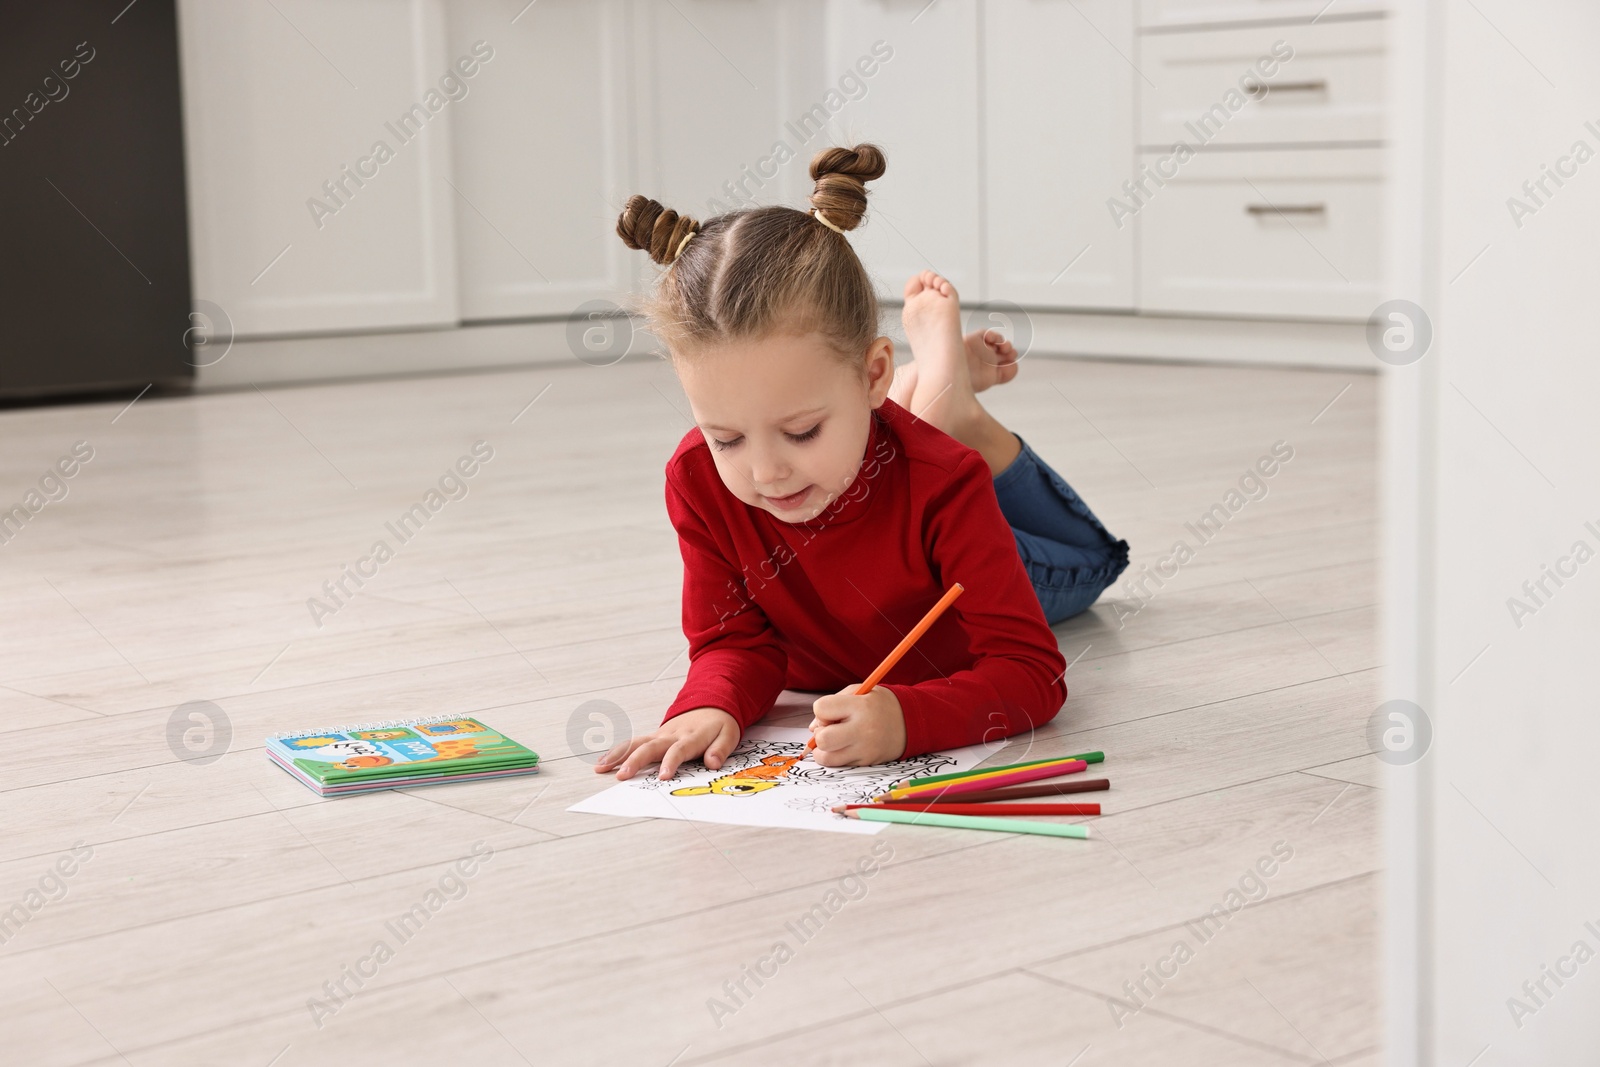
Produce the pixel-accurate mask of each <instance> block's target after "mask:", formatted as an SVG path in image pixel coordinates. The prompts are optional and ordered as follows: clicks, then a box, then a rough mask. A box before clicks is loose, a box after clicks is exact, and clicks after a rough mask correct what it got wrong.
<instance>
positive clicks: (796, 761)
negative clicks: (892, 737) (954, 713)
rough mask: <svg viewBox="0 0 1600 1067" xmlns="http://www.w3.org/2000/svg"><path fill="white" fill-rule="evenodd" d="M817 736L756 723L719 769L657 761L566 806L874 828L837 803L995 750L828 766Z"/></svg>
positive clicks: (958, 766) (962, 765) (969, 763)
mask: <svg viewBox="0 0 1600 1067" xmlns="http://www.w3.org/2000/svg"><path fill="white" fill-rule="evenodd" d="M810 736H811V734H810V731H808V730H797V729H789V728H784V727H777V726H757V727H753V728H751V729H750V730H747V731H745V735H744V737H743V738H742V739H741V740H740V741H739V745H738V747H737V748H735V749H734V750H733V754H732V755H730V756H729V757H728V759H727V762H726V763H725V764H724V765H723V766H722V767H721V768H719V769H718V770H715V771H713V770H710V769H709V768H707V767H706V766H705V765H704V764H702V763H701V762H700V761H699V760H693V761H691V762H689V763H685V764H684V765H683V766H682V767H681V768H679V770H678V774H677V776H676V777H674V778H673V779H672V781H670V782H663V781H660V780H659V779H658V778H657V777H656V774H655V769H654V768H652V769H651V770H650V771H648V772H646V773H644V774H641V775H639V776H638V777H637V778H632V779H629V780H628V781H626V782H618V783H617V784H615V785H613V786H611V788H609V789H606V790H605V791H603V792H601V793H597V794H596V795H594V796H592V797H590V798H589V799H587V800H584V801H580V802H579V803H577V804H574V805H573V806H572V807H570V808H568V809H567V810H568V811H581V812H589V813H591V814H596V815H623V816H631V817H641V816H649V817H654V818H660V819H692V820H695V821H698V822H720V823H732V824H735V825H739V826H787V827H793V828H795V829H804V830H834V831H838V832H842V833H858V834H873V833H878V832H879V831H881V830H882V829H883V828H884V824H883V823H867V822H859V821H857V820H855V819H846V818H845V817H844V816H842V815H835V814H834V813H833V811H832V809H833V807H834V806H835V805H838V804H861V803H865V802H866V801H868V800H870V799H871V798H873V797H874V796H877V795H878V794H879V793H882V792H885V791H886V790H888V789H891V788H893V787H894V786H896V785H899V784H900V783H902V782H904V781H906V780H907V779H909V778H920V777H922V776H924V775H930V774H948V773H950V772H952V771H964V770H967V769H968V768H971V767H974V766H976V765H977V763H978V761H979V760H981V759H983V758H984V757H985V756H988V755H989V754H990V753H991V751H992V749H990V748H989V747H987V746H984V745H973V746H971V747H969V748H961V749H955V750H953V751H950V752H929V753H927V754H926V755H922V756H914V757H912V758H911V759H906V760H896V761H895V762H893V763H885V764H879V765H877V766H872V767H823V766H820V765H818V764H817V763H814V762H813V761H812V760H810V759H809V758H808V757H807V756H806V751H805V744H806V739H807V738H808V737H810Z"/></svg>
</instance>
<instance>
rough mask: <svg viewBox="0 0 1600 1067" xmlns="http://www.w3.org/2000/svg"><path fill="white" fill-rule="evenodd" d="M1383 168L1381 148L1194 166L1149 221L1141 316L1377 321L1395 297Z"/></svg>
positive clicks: (1162, 197)
mask: <svg viewBox="0 0 1600 1067" xmlns="http://www.w3.org/2000/svg"><path fill="white" fill-rule="evenodd" d="M1147 158H1148V159H1154V158H1155V154H1154V153H1151V154H1149V155H1148V156H1147ZM1382 167H1383V153H1382V151H1380V150H1378V149H1351V148H1346V149H1329V150H1326V151H1295V152H1282V151H1278V152H1271V151H1269V152H1203V153H1201V154H1200V155H1198V156H1196V157H1194V158H1193V159H1191V160H1189V161H1188V162H1187V163H1185V164H1184V165H1183V166H1182V168H1181V169H1180V170H1179V171H1178V173H1177V176H1176V177H1174V178H1172V179H1170V180H1169V181H1167V182H1166V184H1165V185H1164V186H1163V187H1162V188H1160V189H1157V190H1155V192H1154V194H1153V195H1152V196H1151V197H1150V198H1149V200H1148V201H1147V202H1146V203H1145V205H1144V207H1143V209H1142V211H1141V213H1140V215H1139V219H1140V221H1141V222H1142V224H1143V228H1142V231H1141V233H1142V239H1143V255H1142V256H1141V270H1142V278H1141V286H1140V291H1141V309H1142V310H1145V311H1155V312H1167V313H1172V314H1192V315H1236V316H1253V317H1254V316H1258V317H1266V318H1287V319H1295V318H1302V319H1329V318H1334V319H1336V318H1356V319H1364V318H1366V317H1367V315H1368V314H1370V313H1371V311H1372V309H1373V308H1374V307H1376V306H1377V305H1378V304H1379V303H1381V302H1382V301H1383V299H1384V297H1383V296H1382V291H1383V288H1382V278H1381V275H1382V256H1381V232H1382V214H1383V169H1382Z"/></svg>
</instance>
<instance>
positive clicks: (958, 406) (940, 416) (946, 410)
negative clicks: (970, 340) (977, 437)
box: [900, 270, 981, 440]
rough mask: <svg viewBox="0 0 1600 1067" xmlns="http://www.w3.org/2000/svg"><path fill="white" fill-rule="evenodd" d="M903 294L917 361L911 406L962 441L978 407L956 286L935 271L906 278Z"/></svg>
mask: <svg viewBox="0 0 1600 1067" xmlns="http://www.w3.org/2000/svg"><path fill="white" fill-rule="evenodd" d="M905 296H906V305H905V310H904V311H902V312H901V314H900V320H901V322H903V323H904V324H905V328H906V340H907V341H908V342H909V343H910V345H911V354H912V356H914V357H915V358H916V363H917V381H916V388H915V389H914V390H913V391H912V394H911V403H910V404H909V405H908V406H909V408H910V410H911V413H912V414H913V415H916V416H917V417H918V418H922V419H926V420H927V421H929V422H931V423H933V424H934V425H935V426H937V427H938V428H939V429H941V430H943V431H944V432H945V433H947V434H949V435H950V436H951V437H954V438H956V439H957V440H960V439H961V436H960V434H959V433H958V432H957V431H958V430H959V429H960V428H961V427H962V426H963V425H964V424H966V423H968V422H970V421H971V420H972V418H973V409H974V408H976V407H977V406H978V401H977V397H976V396H975V395H974V390H973V388H972V370H971V367H970V365H969V363H970V358H969V356H968V354H967V346H966V343H965V342H964V341H963V340H962V339H961V303H960V299H959V298H958V297H957V295H956V289H955V286H953V285H951V284H950V283H949V281H947V280H946V279H944V278H942V277H940V276H939V275H937V274H935V273H934V272H933V271H931V270H925V271H923V272H922V273H921V274H918V275H915V276H914V277H912V279H911V280H910V281H908V282H906V294H905ZM980 362H981V361H980Z"/></svg>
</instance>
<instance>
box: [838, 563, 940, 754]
mask: <svg viewBox="0 0 1600 1067" xmlns="http://www.w3.org/2000/svg"><path fill="white" fill-rule="evenodd" d="M964 592H966V587H965V586H963V585H962V584H961V583H960V582H956V583H955V584H953V585H952V586H950V588H949V589H947V590H945V594H944V596H942V597H940V598H939V602H938V603H937V604H935V605H934V606H933V607H931V608H929V609H928V613H927V614H926V615H924V616H923V617H922V621H921V622H919V623H917V624H916V625H915V626H913V627H912V628H911V632H910V633H908V634H906V635H905V636H904V637H902V638H901V639H900V643H899V644H898V645H895V646H894V651H892V652H890V653H889V654H888V655H887V656H885V657H883V662H882V663H880V664H878V669H877V670H875V671H873V672H872V673H871V674H869V675H867V680H866V681H864V682H862V683H861V685H860V686H858V687H857V688H856V696H858V697H859V696H866V695H867V694H868V693H870V692H872V689H873V687H874V686H876V685H877V684H878V683H879V682H881V681H883V676H884V675H886V674H888V673H889V672H890V671H891V670H892V669H894V665H895V664H896V663H899V662H900V657H901V656H904V655H905V654H906V653H907V652H909V651H911V646H912V645H914V644H916V643H917V638H919V637H921V636H922V635H923V634H925V633H927V632H928V627H930V626H932V625H933V624H934V623H935V622H938V621H939V616H940V615H943V614H944V609H945V608H948V607H949V606H950V605H951V604H952V603H954V601H955V599H956V597H958V596H960V595H961V594H962V593H964ZM816 747H817V735H816V733H815V732H814V731H813V733H812V735H811V737H810V738H809V739H808V740H807V741H806V751H807V752H810V751H811V750H812V749H814V748H816Z"/></svg>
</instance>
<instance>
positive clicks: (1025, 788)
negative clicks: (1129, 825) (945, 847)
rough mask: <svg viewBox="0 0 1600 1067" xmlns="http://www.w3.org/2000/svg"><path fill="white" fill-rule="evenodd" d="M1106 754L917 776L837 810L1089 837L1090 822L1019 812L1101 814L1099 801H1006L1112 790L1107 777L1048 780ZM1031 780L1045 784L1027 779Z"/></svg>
mask: <svg viewBox="0 0 1600 1067" xmlns="http://www.w3.org/2000/svg"><path fill="white" fill-rule="evenodd" d="M1105 758H1106V754H1105V753H1104V752H1084V753H1080V754H1079V755H1076V756H1059V757H1056V758H1054V759H1042V760H1030V761H1029V762H1027V763H1013V764H1010V765H1008V766H1004V767H988V768H984V769H982V770H975V771H959V772H956V773H953V774H935V775H931V776H929V777H926V778H912V779H911V780H909V781H907V782H906V783H905V784H904V785H900V786H897V787H895V788H894V789H891V790H889V791H888V792H887V793H884V794H883V795H882V796H878V797H874V798H873V800H872V802H871V803H870V804H842V805H840V806H839V807H837V808H834V809H833V810H834V811H835V812H837V813H839V814H840V815H843V816H845V817H846V818H850V819H862V820H865V821H867V822H899V823H913V824H915V825H918V826H946V827H952V828H955V829H965V830H993V831H999V832H1004V833H1014V834H1045V835H1047V836H1051V837H1077V838H1084V837H1088V836H1089V828H1088V827H1087V826H1078V825H1073V824H1065V823H1047V822H1028V821H1026V820H1024V819H1019V818H1014V816H1018V815H1099V814H1100V805H1099V804H1083V803H1077V804H1073V803H1042V804H1007V803H1001V801H1009V800H1022V799H1027V798H1031V797H1046V796H1062V795H1066V794H1070V793H1093V792H1097V791H1099V790H1102V789H1110V788H1111V782H1110V780H1109V779H1105V778H1093V779H1088V780H1073V781H1070V782H1048V783H1047V782H1045V781H1044V780H1045V779H1048V778H1063V777H1066V776H1068V775H1073V774H1080V773H1082V772H1083V771H1085V770H1087V769H1088V767H1089V764H1091V763H1101V762H1104V760H1105ZM1030 782H1037V783H1040V784H1037V785H1029V784H1027V783H1030Z"/></svg>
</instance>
